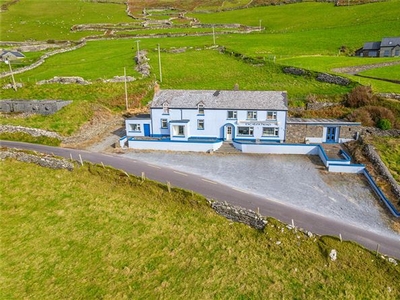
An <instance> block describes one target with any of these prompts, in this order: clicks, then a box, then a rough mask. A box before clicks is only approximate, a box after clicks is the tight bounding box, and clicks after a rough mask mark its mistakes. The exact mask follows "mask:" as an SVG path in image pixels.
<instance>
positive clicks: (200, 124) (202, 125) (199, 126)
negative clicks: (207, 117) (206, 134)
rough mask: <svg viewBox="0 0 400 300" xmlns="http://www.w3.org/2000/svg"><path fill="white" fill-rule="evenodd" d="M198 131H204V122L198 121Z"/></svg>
mask: <svg viewBox="0 0 400 300" xmlns="http://www.w3.org/2000/svg"><path fill="white" fill-rule="evenodd" d="M197 129H198V130H204V120H197Z"/></svg>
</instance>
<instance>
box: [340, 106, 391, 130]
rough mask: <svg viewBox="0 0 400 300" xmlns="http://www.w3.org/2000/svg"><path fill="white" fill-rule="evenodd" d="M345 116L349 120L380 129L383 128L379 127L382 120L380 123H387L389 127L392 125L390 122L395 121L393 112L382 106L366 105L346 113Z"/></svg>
mask: <svg viewBox="0 0 400 300" xmlns="http://www.w3.org/2000/svg"><path fill="white" fill-rule="evenodd" d="M347 118H348V119H349V120H350V121H357V122H361V124H362V125H363V126H377V127H379V128H381V129H383V128H382V127H380V124H379V123H380V122H383V123H382V124H381V125H382V126H388V125H389V127H390V128H391V127H392V124H394V123H395V122H396V118H395V116H394V114H393V112H392V111H390V110H389V109H387V108H385V107H382V106H366V107H361V108H358V109H356V110H355V111H353V112H352V113H351V114H350V115H348V116H347ZM383 120H386V121H383ZM390 128H387V129H390Z"/></svg>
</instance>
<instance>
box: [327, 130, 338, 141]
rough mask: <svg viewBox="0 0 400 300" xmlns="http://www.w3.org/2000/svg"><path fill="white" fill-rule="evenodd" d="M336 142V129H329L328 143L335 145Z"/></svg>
mask: <svg viewBox="0 0 400 300" xmlns="http://www.w3.org/2000/svg"><path fill="white" fill-rule="evenodd" d="M335 142H336V127H327V128H326V143H335Z"/></svg>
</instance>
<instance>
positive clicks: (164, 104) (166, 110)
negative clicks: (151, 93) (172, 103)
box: [163, 102, 169, 115]
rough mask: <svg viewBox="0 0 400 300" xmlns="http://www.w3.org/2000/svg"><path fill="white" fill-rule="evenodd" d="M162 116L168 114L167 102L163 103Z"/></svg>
mask: <svg viewBox="0 0 400 300" xmlns="http://www.w3.org/2000/svg"><path fill="white" fill-rule="evenodd" d="M163 114H165V115H168V114H169V104H168V103H167V102H165V103H163Z"/></svg>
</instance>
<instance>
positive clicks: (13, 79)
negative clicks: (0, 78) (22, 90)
mask: <svg viewBox="0 0 400 300" xmlns="http://www.w3.org/2000/svg"><path fill="white" fill-rule="evenodd" d="M4 62H5V63H6V64H7V65H8V66H9V67H10V73H11V78H12V82H13V89H14V90H15V91H17V84H16V83H15V78H14V73H13V71H12V69H11V61H9V60H8V58H6V59H5V60H4Z"/></svg>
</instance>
